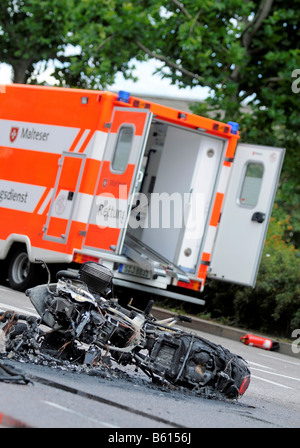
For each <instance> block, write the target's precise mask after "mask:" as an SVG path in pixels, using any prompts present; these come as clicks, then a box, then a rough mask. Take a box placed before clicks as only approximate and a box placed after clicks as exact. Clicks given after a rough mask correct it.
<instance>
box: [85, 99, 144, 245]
mask: <svg viewBox="0 0 300 448" xmlns="http://www.w3.org/2000/svg"><path fill="white" fill-rule="evenodd" d="M151 118H152V113H151V112H150V111H149V110H147V109H129V108H127V107H125V108H123V107H115V108H114V111H113V116H112V121H111V123H110V131H109V135H108V139H107V143H106V147H105V151H104V156H103V161H102V163H101V168H100V174H99V178H98V183H97V188H96V192H95V197H94V201H93V205H92V210H91V214H90V217H89V222H88V226H87V231H86V238H85V242H84V246H85V247H91V248H97V249H102V250H107V251H114V252H115V253H121V250H122V246H123V242H124V237H125V233H126V230H127V225H128V220H129V214H130V209H131V206H132V201H133V197H134V195H133V193H134V191H135V186H136V183H137V181H138V180H139V177H140V176H139V175H140V174H142V173H141V172H140V167H141V162H142V158H143V153H144V149H145V144H146V141H147V137H148V133H149V130H150V124H151Z"/></svg>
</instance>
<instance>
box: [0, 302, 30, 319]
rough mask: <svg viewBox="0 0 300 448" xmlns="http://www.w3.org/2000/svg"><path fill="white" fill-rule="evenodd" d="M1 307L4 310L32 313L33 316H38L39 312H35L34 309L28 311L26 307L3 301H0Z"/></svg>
mask: <svg viewBox="0 0 300 448" xmlns="http://www.w3.org/2000/svg"><path fill="white" fill-rule="evenodd" d="M0 309H1V310H3V311H7V310H9V311H17V312H18V313H20V314H30V315H31V316H38V314H37V313H34V312H32V311H26V310H25V309H24V308H18V307H16V306H14V305H13V306H11V305H7V304H6V303H1V302H0Z"/></svg>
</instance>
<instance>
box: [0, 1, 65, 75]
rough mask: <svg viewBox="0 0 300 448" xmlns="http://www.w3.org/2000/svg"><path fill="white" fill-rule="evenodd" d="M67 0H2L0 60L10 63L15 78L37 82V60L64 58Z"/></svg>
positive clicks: (45, 64)
mask: <svg viewBox="0 0 300 448" xmlns="http://www.w3.org/2000/svg"><path fill="white" fill-rule="evenodd" d="M67 6H68V0H43V1H40V0H2V1H1V4H0V62H2V63H3V62H4V63H6V64H9V65H10V66H11V67H12V71H13V82H16V83H27V82H34V81H35V77H36V74H34V72H35V68H36V64H37V63H39V62H42V63H43V69H45V68H46V66H47V64H48V62H49V61H50V60H54V59H62V58H63V57H64V56H63V50H64V48H65V44H66V33H67V29H66V24H67V23H68V21H67V14H68V7H67Z"/></svg>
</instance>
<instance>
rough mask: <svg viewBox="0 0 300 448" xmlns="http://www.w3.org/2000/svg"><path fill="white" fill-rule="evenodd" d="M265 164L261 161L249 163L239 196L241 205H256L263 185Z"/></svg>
mask: <svg viewBox="0 0 300 448" xmlns="http://www.w3.org/2000/svg"><path fill="white" fill-rule="evenodd" d="M263 174H264V166H263V165H262V164H261V163H248V164H247V166H246V170H245V174H244V179H243V182H242V188H241V192H240V197H239V203H240V205H245V206H246V207H255V206H256V204H257V202H258V197H259V193H260V189H261V185H262V178H263Z"/></svg>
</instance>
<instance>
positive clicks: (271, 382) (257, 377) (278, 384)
mask: <svg viewBox="0 0 300 448" xmlns="http://www.w3.org/2000/svg"><path fill="white" fill-rule="evenodd" d="M251 378H256V379H257V380H261V381H265V382H266V383H270V384H274V385H275V386H279V387H284V388H285V389H293V388H292V387H289V386H284V385H283V384H280V383H275V382H274V381H271V380H266V379H265V378H261V377H260V376H255V375H251Z"/></svg>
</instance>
